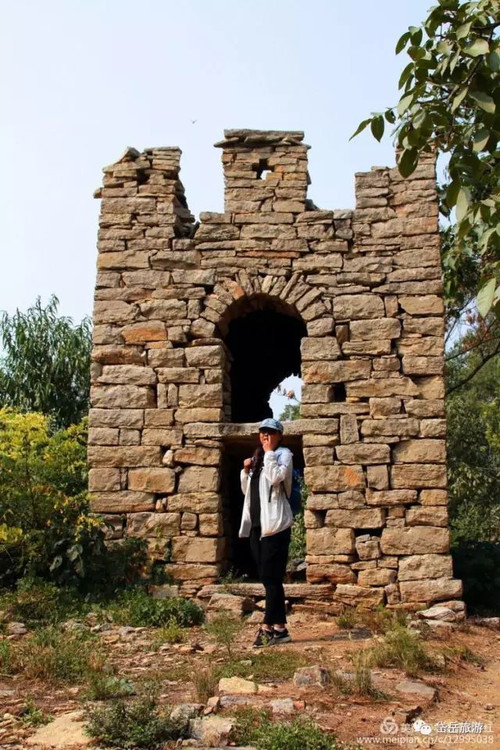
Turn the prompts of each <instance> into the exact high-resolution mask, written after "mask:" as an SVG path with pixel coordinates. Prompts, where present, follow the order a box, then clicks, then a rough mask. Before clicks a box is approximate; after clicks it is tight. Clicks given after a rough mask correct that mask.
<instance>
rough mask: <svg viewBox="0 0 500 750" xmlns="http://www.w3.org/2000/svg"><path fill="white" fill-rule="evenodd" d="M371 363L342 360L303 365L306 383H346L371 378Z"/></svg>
mask: <svg viewBox="0 0 500 750" xmlns="http://www.w3.org/2000/svg"><path fill="white" fill-rule="evenodd" d="M370 372H371V362H370V361H369V360H365V359H352V360H342V361H337V362H317V363H316V362H315V363H314V364H307V363H305V364H303V365H302V378H303V380H304V383H306V385H307V384H309V383H344V382H347V381H350V380H363V379H365V378H368V377H369V376H370Z"/></svg>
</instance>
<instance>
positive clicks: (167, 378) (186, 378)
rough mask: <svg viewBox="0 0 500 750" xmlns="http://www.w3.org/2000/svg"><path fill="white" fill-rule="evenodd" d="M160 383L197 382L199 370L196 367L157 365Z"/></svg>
mask: <svg viewBox="0 0 500 750" xmlns="http://www.w3.org/2000/svg"><path fill="white" fill-rule="evenodd" d="M157 373H158V380H159V382H160V383H199V380H200V371H199V370H198V369H197V368H196V367H159V368H158V370H157Z"/></svg>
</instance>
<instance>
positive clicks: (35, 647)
mask: <svg viewBox="0 0 500 750" xmlns="http://www.w3.org/2000/svg"><path fill="white" fill-rule="evenodd" d="M103 664H104V655H103V653H102V651H101V650H100V649H96V647H95V643H94V639H93V638H92V637H90V636H89V635H88V634H82V633H74V632H72V633H61V632H60V631H59V630H57V628H55V627H53V626H50V627H47V628H43V629H41V630H37V631H35V633H33V634H32V635H30V636H28V637H27V638H25V639H24V640H22V641H20V642H18V643H16V644H15V645H13V646H12V650H11V655H10V671H11V672H13V673H20V672H22V674H23V675H24V676H25V677H26V678H27V679H37V678H38V679H41V680H45V681H46V682H53V683H61V682H62V683H75V682H79V681H82V680H84V679H85V678H86V677H87V676H89V675H90V674H92V672H94V671H97V670H100V669H102V666H103Z"/></svg>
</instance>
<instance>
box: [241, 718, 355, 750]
mask: <svg viewBox="0 0 500 750" xmlns="http://www.w3.org/2000/svg"><path fill="white" fill-rule="evenodd" d="M236 718H237V726H236V730H235V731H234V737H233V739H234V741H235V742H236V743H237V744H239V745H255V746H256V747H257V748H259V750H261V749H262V750H340V748H341V744H340V743H339V742H338V740H337V739H336V738H335V737H334V735H333V734H329V733H327V732H324V731H323V730H322V729H321V728H320V727H319V726H318V725H317V724H316V723H315V722H314V721H312V719H307V718H302V717H301V718H296V719H293V720H292V721H289V722H280V723H279V724H278V723H274V722H273V721H272V720H271V717H270V716H269V714H268V713H267V712H266V711H255V710H251V709H250V710H248V709H247V710H240V711H238V712H237V717H236Z"/></svg>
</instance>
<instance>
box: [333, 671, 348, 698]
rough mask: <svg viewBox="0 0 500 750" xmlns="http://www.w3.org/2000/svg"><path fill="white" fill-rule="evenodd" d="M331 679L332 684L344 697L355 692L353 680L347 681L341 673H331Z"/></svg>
mask: <svg viewBox="0 0 500 750" xmlns="http://www.w3.org/2000/svg"><path fill="white" fill-rule="evenodd" d="M330 679H331V681H332V684H333V685H334V686H335V687H336V688H337V690H338V691H339V693H342V695H351V693H352V692H353V685H352V682H351V680H346V678H345V677H344V676H343V675H342V674H341V673H340V672H331V673H330Z"/></svg>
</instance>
